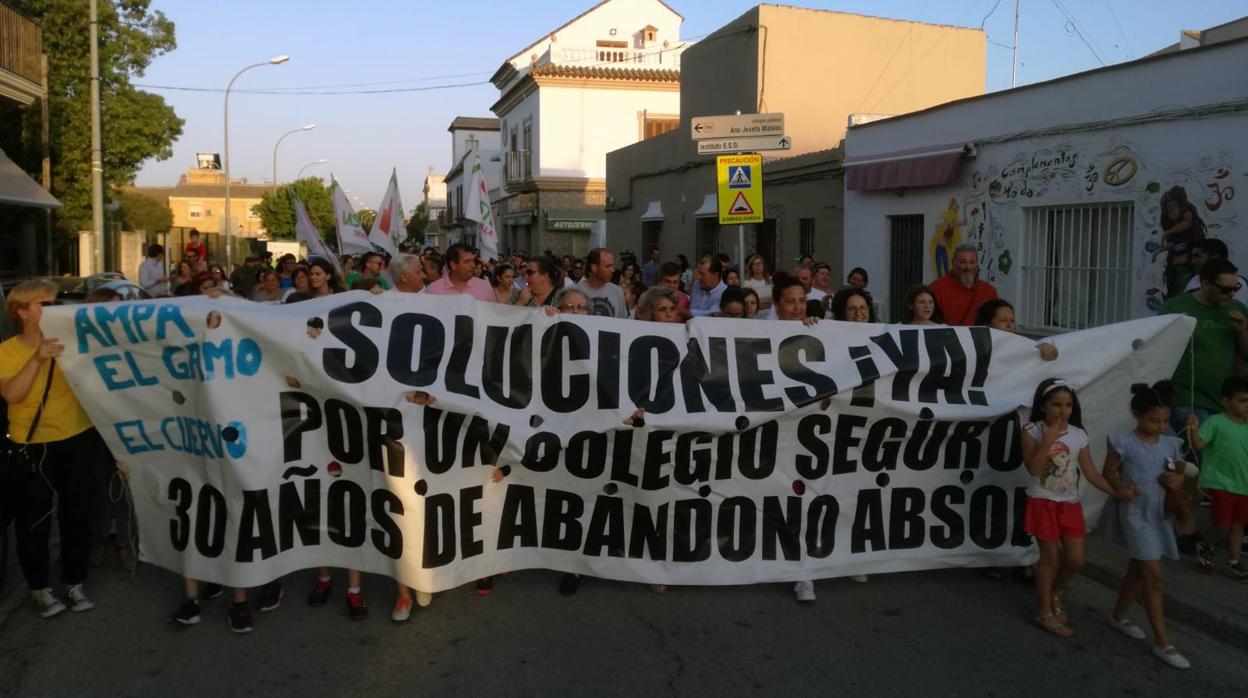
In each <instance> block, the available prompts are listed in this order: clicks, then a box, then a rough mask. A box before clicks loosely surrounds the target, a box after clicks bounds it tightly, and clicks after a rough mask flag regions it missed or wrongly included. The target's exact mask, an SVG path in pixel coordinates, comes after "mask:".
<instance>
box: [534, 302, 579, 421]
mask: <svg viewBox="0 0 1248 698" xmlns="http://www.w3.org/2000/svg"><path fill="white" fill-rule="evenodd" d="M565 342H566V343H567V353H566V355H565V353H564V343H565ZM541 357H542V358H541V362H542V363H541V366H542V402H544V403H545V404H546V407H547V408H549V409H550V410H551V411H553V412H558V413H560V414H570V413H572V412H576V411H577V410H579V409H582V408H584V407H585V404H586V403H587V402H589V374H588V372H586V371H581V372H579V373H571V372H570V367H569V366H568V362H570V361H584V360H586V359H588V358H590V351H589V335H588V334H586V333H585V330H583V329H581V327H580V326H578V325H577V324H575V323H572V322H556V323H555V324H553V325H551V326H550V327H548V328H547V329H546V332H544V333H543V334H542V345H541ZM565 375H567V379H568V392H567V394H566V395H565V394H564V392H563V379H564V376H565Z"/></svg>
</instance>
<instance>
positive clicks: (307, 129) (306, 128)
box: [303, 124, 316, 131]
mask: <svg viewBox="0 0 1248 698" xmlns="http://www.w3.org/2000/svg"><path fill="white" fill-rule="evenodd" d="M314 128H316V124H308V125H307V126H304V127H303V130H304V131H311V130H312V129H314Z"/></svg>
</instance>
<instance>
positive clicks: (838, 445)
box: [832, 414, 867, 475]
mask: <svg viewBox="0 0 1248 698" xmlns="http://www.w3.org/2000/svg"><path fill="white" fill-rule="evenodd" d="M866 425H867V418H866V417H864V416H862V415H860V414H842V415H841V416H840V418H839V419H837V420H836V439H835V440H834V441H833V442H832V448H833V453H832V474H833V475H844V474H846V473H852V472H856V471H857V470H858V461H856V460H854V459H853V458H850V456H849V452H850V450H851V449H853V450H856V451H859V453H861V450H860V449H859V448H858V444H860V443H862V439H860V438H858V437H857V436H856V435H855V434H854V432H855V431H857V430H858V429H861V428H863V427H865V426H866Z"/></svg>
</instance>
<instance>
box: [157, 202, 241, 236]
mask: <svg viewBox="0 0 1248 698" xmlns="http://www.w3.org/2000/svg"><path fill="white" fill-rule="evenodd" d="M258 203H260V198H259V197H255V196H249V197H240V196H235V195H234V193H233V192H231V193H230V211H231V213H230V219H231V220H232V221H233V222H234V234H235V235H242V236H244V237H252V238H254V237H259V236H262V235H264V232H265V231H264V226H263V225H261V224H260V216H257V215H256V214H254V213H252V211H251V209H252V207H253V206H255V205H256V204H258ZM169 209H170V210H172V211H173V225H174V226H175V227H185V228H198V229H199V230H200V231H201V232H205V233H219V232H221V223H222V218H223V216H224V213H225V196H224V195H222V196H219V197H212V196H194V197H181V196H170V197H169ZM192 211H198V212H199V215H198V216H192V215H191V213H192Z"/></svg>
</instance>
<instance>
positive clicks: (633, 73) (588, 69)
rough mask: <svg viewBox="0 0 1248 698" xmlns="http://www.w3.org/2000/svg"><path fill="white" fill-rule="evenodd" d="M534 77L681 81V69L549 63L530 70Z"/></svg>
mask: <svg viewBox="0 0 1248 698" xmlns="http://www.w3.org/2000/svg"><path fill="white" fill-rule="evenodd" d="M529 75H532V76H534V77H552V78H588V79H591V80H640V81H645V82H680V71H679V70H665V69H661V68H658V69H656V68H609V67H604V66H582V65H559V64H557V63H547V64H545V65H540V66H538V67H536V68H534V69H533V70H531V71H529Z"/></svg>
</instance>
